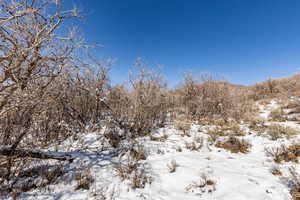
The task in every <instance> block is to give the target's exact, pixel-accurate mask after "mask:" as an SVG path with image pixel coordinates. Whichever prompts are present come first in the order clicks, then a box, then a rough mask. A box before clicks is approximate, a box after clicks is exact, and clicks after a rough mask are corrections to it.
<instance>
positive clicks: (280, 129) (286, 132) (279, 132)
mask: <svg viewBox="0 0 300 200" xmlns="http://www.w3.org/2000/svg"><path fill="white" fill-rule="evenodd" d="M297 132H298V131H297V130H296V129H294V128H291V127H288V126H282V125H278V124H275V125H270V126H269V127H268V128H267V136H269V137H270V139H271V140H278V139H280V138H284V137H285V138H291V137H292V136H293V135H296V134H297Z"/></svg>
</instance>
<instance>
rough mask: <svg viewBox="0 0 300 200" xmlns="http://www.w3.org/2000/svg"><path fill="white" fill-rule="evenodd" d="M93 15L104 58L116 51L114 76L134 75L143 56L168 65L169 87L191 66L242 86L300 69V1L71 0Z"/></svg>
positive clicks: (90, 30)
mask: <svg viewBox="0 0 300 200" xmlns="http://www.w3.org/2000/svg"><path fill="white" fill-rule="evenodd" d="M66 4H67V5H68V6H72V4H75V5H78V7H80V8H81V9H83V11H84V13H85V14H86V18H85V20H84V21H83V23H82V29H83V31H84V33H85V37H86V38H87V40H88V41H89V42H99V43H102V44H103V45H104V46H103V47H102V48H101V49H99V50H100V51H99V52H98V57H99V58H104V57H114V58H117V62H116V63H115V65H114V66H113V71H112V79H113V80H114V82H118V81H121V80H124V79H126V78H127V72H128V70H129V69H130V68H131V66H132V64H133V63H134V60H135V58H136V57H137V56H141V57H143V58H144V59H145V60H146V61H147V62H148V63H149V64H152V65H161V66H162V67H163V72H164V75H165V76H166V78H167V80H168V81H169V83H170V85H176V84H177V83H178V82H179V81H180V80H181V79H182V75H183V72H184V71H186V70H187V69H190V70H192V71H193V72H194V73H195V74H200V72H203V71H205V72H212V73H216V74H218V75H222V76H224V77H226V79H227V80H228V81H230V82H233V83H237V84H252V83H254V82H257V81H262V80H265V79H267V78H270V77H271V78H276V77H283V76H288V75H292V74H293V73H295V72H296V71H297V69H299V68H300V0H66Z"/></svg>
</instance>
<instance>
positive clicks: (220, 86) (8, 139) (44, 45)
mask: <svg viewBox="0 0 300 200" xmlns="http://www.w3.org/2000/svg"><path fill="white" fill-rule="evenodd" d="M59 2H60V1H55V2H53V1H51V0H40V1H35V0H18V1H14V0H0V186H3V187H2V188H5V189H6V190H7V191H9V190H11V188H13V184H14V180H16V177H18V174H19V173H20V171H22V170H24V169H27V168H28V167H30V166H32V163H33V162H39V160H40V159H48V158H51V155H50V154H42V152H39V150H42V149H47V148H48V147H49V145H51V144H53V143H60V142H62V141H63V140H65V139H66V138H67V137H70V136H72V135H73V134H75V133H80V132H84V131H89V130H93V131H95V130H99V129H101V128H103V127H106V131H105V132H104V134H103V137H104V138H105V140H106V141H108V143H109V144H110V145H111V146H112V147H114V148H117V147H120V144H121V143H122V141H124V140H127V141H131V142H132V143H133V145H134V144H135V142H134V141H135V139H136V138H138V137H141V136H149V135H150V134H151V133H152V132H153V130H155V129H156V128H158V127H160V126H163V125H164V124H165V122H170V121H172V120H176V119H178V118H181V119H182V117H183V118H184V120H197V121H201V120H207V121H213V120H216V119H222V120H225V121H228V120H237V121H238V120H241V119H246V118H247V117H249V115H251V113H252V112H253V102H252V101H254V100H259V99H261V98H265V97H269V96H272V95H273V94H274V95H275V94H277V93H280V91H286V90H287V88H289V89H290V88H295V87H297V85H299V84H298V83H299V81H298V78H299V76H295V79H292V80H281V82H278V81H274V80H268V81H267V82H265V83H262V84H257V85H255V86H253V87H250V88H245V87H240V86H233V85H231V84H229V83H227V82H225V81H220V80H216V79H214V78H213V77H212V76H211V75H208V74H205V75H202V76H200V78H199V79H196V78H194V77H193V76H191V75H189V74H187V75H186V76H185V77H184V80H183V84H182V85H181V86H180V87H178V88H177V89H175V90H172V91H171V90H168V88H167V86H166V83H165V81H164V79H163V77H162V76H161V74H160V73H158V72H155V71H153V70H151V69H149V68H148V66H147V65H146V64H145V63H144V62H143V61H142V60H141V59H137V61H136V64H135V66H134V68H133V69H134V70H133V73H131V75H130V76H129V79H128V82H126V83H123V84H118V85H112V84H111V82H110V79H109V70H110V65H111V63H110V62H109V61H107V62H105V61H102V62H99V61H96V60H94V59H91V61H93V62H92V63H93V64H90V63H88V62H87V59H89V58H90V57H89V56H87V57H84V58H83V57H82V55H83V53H84V52H85V47H86V44H85V43H84V42H83V41H82V40H80V39H78V38H80V37H79V36H78V34H77V33H76V31H75V29H73V28H72V27H70V26H69V24H70V23H65V21H68V20H74V19H76V18H79V17H80V15H79V14H78V11H77V10H76V9H72V10H67V11H65V10H62V9H61V7H62V6H61V4H60V3H59ZM299 87H300V86H299ZM32 150H35V151H32ZM52 158H53V159H58V160H69V159H65V158H64V157H59V156H52ZM37 160H38V161H37ZM4 186H5V187H4ZM0 193H1V190H0Z"/></svg>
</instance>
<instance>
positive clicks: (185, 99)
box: [176, 73, 253, 124]
mask: <svg viewBox="0 0 300 200" xmlns="http://www.w3.org/2000/svg"><path fill="white" fill-rule="evenodd" d="M177 93H178V94H179V95H178V96H179V97H178V98H177V102H176V104H177V105H176V108H177V110H179V108H184V111H185V112H184V113H185V115H186V117H185V119H188V120H197V121H199V123H201V124H205V123H210V122H215V121H217V120H224V121H225V122H227V121H228V120H229V119H234V120H237V121H240V120H241V119H244V118H249V117H250V116H252V112H253V111H252V110H253V102H251V101H249V100H248V98H247V93H248V91H247V89H246V88H243V87H240V86H235V85H232V84H230V83H227V82H225V81H219V80H217V79H214V78H213V76H212V75H211V74H202V75H201V77H200V80H197V79H195V78H194V77H193V76H192V75H191V74H190V73H187V74H186V75H185V77H184V81H183V84H182V86H181V87H180V88H178V89H177Z"/></svg>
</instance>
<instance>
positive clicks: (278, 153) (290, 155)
mask: <svg viewBox="0 0 300 200" xmlns="http://www.w3.org/2000/svg"><path fill="white" fill-rule="evenodd" d="M265 151H266V153H267V155H269V156H272V157H273V159H274V161H275V162H276V163H281V162H283V161H284V162H296V163H298V157H299V156H300V145H299V144H291V145H289V146H286V145H281V146H280V147H272V148H266V149H265Z"/></svg>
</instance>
